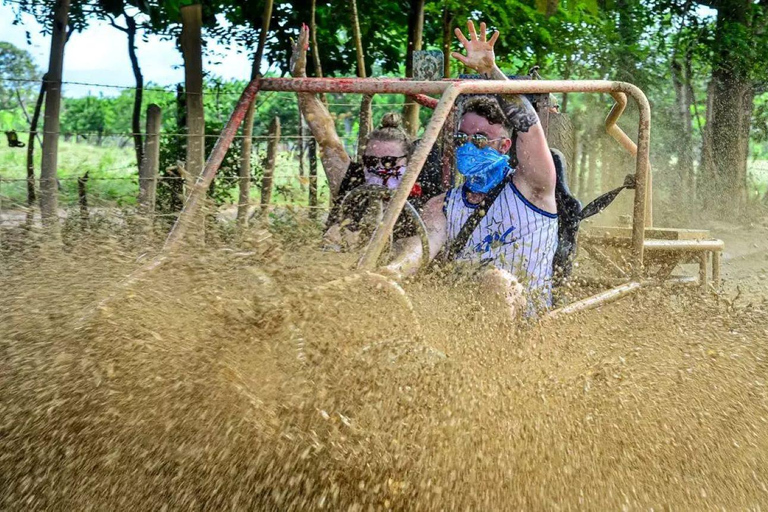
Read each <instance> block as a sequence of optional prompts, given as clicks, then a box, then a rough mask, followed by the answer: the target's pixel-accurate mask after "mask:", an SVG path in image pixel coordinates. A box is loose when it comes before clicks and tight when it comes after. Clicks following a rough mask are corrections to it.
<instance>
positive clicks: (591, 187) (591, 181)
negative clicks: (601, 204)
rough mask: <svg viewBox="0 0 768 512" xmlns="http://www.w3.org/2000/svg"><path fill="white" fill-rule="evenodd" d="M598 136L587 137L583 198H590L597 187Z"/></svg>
mask: <svg viewBox="0 0 768 512" xmlns="http://www.w3.org/2000/svg"><path fill="white" fill-rule="evenodd" d="M599 149H600V148H599V146H598V137H595V135H594V134H592V136H591V137H590V138H589V159H588V164H587V166H588V168H587V171H588V173H587V187H586V190H585V193H584V198H585V199H587V200H591V199H592V196H594V195H595V189H596V188H597V152H598V151H599Z"/></svg>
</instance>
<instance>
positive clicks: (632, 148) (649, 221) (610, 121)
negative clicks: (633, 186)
mask: <svg viewBox="0 0 768 512" xmlns="http://www.w3.org/2000/svg"><path fill="white" fill-rule="evenodd" d="M611 96H613V99H614V100H616V103H614V105H613V108H611V111H610V112H608V117H606V118H605V131H606V132H607V133H608V135H610V136H611V137H613V138H614V139H616V141H617V142H618V143H619V144H621V146H622V147H623V148H624V149H626V150H627V152H628V153H629V154H630V155H632V156H633V157H635V158H637V144H635V143H634V142H633V141H632V139H630V138H629V135H627V134H626V133H624V130H622V129H621V128H620V127H619V125H618V124H617V122H618V120H619V118H620V117H621V115H622V114H623V113H624V109H626V108H627V95H626V94H624V93H623V92H613V93H611ZM652 175H653V173H652V172H650V168H649V172H648V182H647V183H646V187H647V196H648V200H647V201H646V202H645V227H647V228H649V227H651V226H653V199H652V198H653V176H652Z"/></svg>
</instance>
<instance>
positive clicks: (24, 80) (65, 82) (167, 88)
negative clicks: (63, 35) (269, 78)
mask: <svg viewBox="0 0 768 512" xmlns="http://www.w3.org/2000/svg"><path fill="white" fill-rule="evenodd" d="M0 80H3V81H6V82H18V83H35V84H37V83H40V82H41V81H42V79H38V80H34V79H30V78H2V77H0ZM46 82H47V83H53V81H51V80H47V81H46ZM60 83H61V85H77V86H85V87H99V88H103V89H119V90H136V89H138V87H136V86H131V85H116V84H98V83H94V82H76V81H68V80H62V81H61V82H60ZM173 87H175V86H173V85H167V86H165V87H152V86H149V87H142V88H141V90H142V91H149V92H163V93H166V94H173V95H175V94H177V92H179V91H176V90H174V89H172V88H173ZM180 92H181V93H182V94H185V95H188V96H192V95H197V94H201V95H206V94H210V95H214V96H217V95H218V96H237V97H240V95H241V93H240V92H230V91H221V90H217V89H210V88H209V89H206V90H204V91H203V92H201V93H197V92H187V91H186V90H182V91H180ZM275 93H282V94H296V93H295V92H293V91H269V93H268V94H267V98H268V97H270V96H272V95H273V94H275ZM350 94H361V93H350ZM388 94H392V95H396V96H402V95H401V94H396V93H381V95H388ZM264 101H266V99H265V100H264ZM409 104H410V103H379V104H376V103H374V104H371V107H376V108H384V107H396V106H397V107H402V106H405V105H409ZM326 105H328V106H332V107H359V106H360V103H359V102H358V103H326ZM257 108H258V107H257Z"/></svg>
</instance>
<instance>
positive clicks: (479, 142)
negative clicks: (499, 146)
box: [453, 132, 504, 149]
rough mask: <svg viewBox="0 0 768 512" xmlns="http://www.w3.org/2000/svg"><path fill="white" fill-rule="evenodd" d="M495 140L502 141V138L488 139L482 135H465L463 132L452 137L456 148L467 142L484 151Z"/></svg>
mask: <svg viewBox="0 0 768 512" xmlns="http://www.w3.org/2000/svg"><path fill="white" fill-rule="evenodd" d="M497 140H504V137H501V138H498V139H489V138H488V136H487V135H483V134H482V133H475V134H474V135H467V134H466V133H464V132H458V133H457V134H456V135H454V136H453V142H454V144H456V147H459V146H463V145H464V144H466V143H467V142H471V143H472V144H474V145H475V146H477V148H478V149H484V148H486V147H488V146H489V145H490V143H491V142H496V141H497Z"/></svg>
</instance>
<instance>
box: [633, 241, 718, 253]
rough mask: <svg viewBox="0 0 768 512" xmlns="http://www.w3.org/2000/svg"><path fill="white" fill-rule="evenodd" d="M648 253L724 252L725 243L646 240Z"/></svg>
mask: <svg viewBox="0 0 768 512" xmlns="http://www.w3.org/2000/svg"><path fill="white" fill-rule="evenodd" d="M643 246H644V247H645V249H646V250H647V251H654V252H657V251H675V252H677V251H679V252H685V251H691V252H700V251H706V252H709V251H722V250H723V249H724V248H725V243H724V242H723V241H722V240H646V241H645V243H644V244H643Z"/></svg>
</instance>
